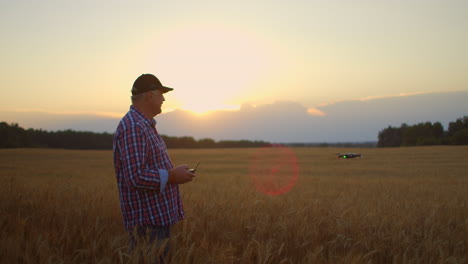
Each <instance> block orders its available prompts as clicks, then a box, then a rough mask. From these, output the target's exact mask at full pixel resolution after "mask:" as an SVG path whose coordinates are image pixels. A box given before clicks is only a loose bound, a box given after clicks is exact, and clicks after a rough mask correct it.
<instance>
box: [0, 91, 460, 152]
mask: <svg viewBox="0 0 468 264" xmlns="http://www.w3.org/2000/svg"><path fill="white" fill-rule="evenodd" d="M467 101H468V91H465V92H447V93H421V94H416V95H399V96H383V97H379V98H372V99H371V98H367V99H366V100H349V101H341V102H336V103H334V104H328V105H323V106H319V107H316V108H307V107H305V106H304V105H302V104H300V103H298V102H284V101H280V102H275V103H271V104H265V105H252V104H244V105H242V106H241V107H240V109H239V110H224V111H213V112H210V113H207V114H206V115H197V114H194V113H192V112H189V111H185V110H180V109H179V110H175V111H172V112H169V113H163V114H161V115H159V116H157V117H156V120H157V122H158V125H157V126H158V131H159V132H160V133H161V134H166V135H171V136H192V137H194V138H196V139H201V138H212V139H215V140H229V139H232V140H240V139H248V140H265V141H270V142H281V143H287V142H350V141H354V142H356V141H377V135H378V133H379V131H380V130H382V129H384V128H386V127H388V126H389V125H392V126H400V125H401V124H402V123H407V124H409V125H411V124H416V123H419V122H426V121H429V122H436V121H439V122H441V123H442V125H443V126H444V127H445V129H447V125H448V123H449V122H451V121H455V120H456V119H457V118H459V117H462V116H464V115H468V104H466V102H467ZM122 115H123V114H119V116H118V118H116V117H109V116H105V117H103V116H102V115H99V114H98V113H90V112H86V113H71V114H68V113H67V114H64V113H61V114H57V113H50V112H47V111H42V112H41V111H23V112H18V111H17V112H11V111H10V112H5V111H0V121H8V122H12V121H13V122H16V123H19V124H20V125H21V126H23V127H33V128H43V129H47V130H63V129H74V130H81V131H96V132H104V131H107V132H111V133H112V132H114V131H115V128H116V127H117V124H118V122H119V119H120V117H121V116H122Z"/></svg>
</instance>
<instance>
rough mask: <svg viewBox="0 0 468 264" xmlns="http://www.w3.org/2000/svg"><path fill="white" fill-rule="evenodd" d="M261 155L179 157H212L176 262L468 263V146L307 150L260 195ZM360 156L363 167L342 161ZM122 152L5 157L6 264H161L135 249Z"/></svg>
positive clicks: (183, 226) (0, 175) (190, 156)
mask: <svg viewBox="0 0 468 264" xmlns="http://www.w3.org/2000/svg"><path fill="white" fill-rule="evenodd" d="M255 151H256V150H255V149H201V150H183V149H178V150H170V153H171V156H172V159H173V162H174V163H175V164H181V163H188V164H190V165H195V164H196V163H197V162H198V161H201V163H200V166H199V168H198V173H197V174H198V175H197V178H196V179H195V180H194V181H193V182H191V183H189V184H186V185H182V186H181V192H182V194H183V200H184V207H185V212H186V219H185V220H184V221H182V222H180V223H178V224H177V225H175V226H174V228H173V230H172V237H171V239H170V240H169V241H167V243H170V245H171V251H170V254H169V255H168V257H167V261H168V263H467V262H468V244H467V242H468V241H467V240H468V208H467V202H468V147H466V146H464V147H445V146H440V147H414V148H391V149H333V148H297V149H293V152H294V153H295V155H296V156H297V163H298V168H299V177H298V179H297V182H296V184H295V186H294V187H292V188H291V190H290V191H289V192H287V193H285V194H283V195H277V196H270V195H265V194H263V193H261V192H258V191H257V190H256V188H255V187H254V185H253V184H252V181H251V179H250V177H249V164H251V157H252V153H253V152H255ZM344 151H356V152H362V153H363V154H364V158H363V159H354V160H341V159H337V158H336V156H335V155H334V154H335V153H337V152H344ZM112 162H113V161H112V152H110V151H71V150H49V149H2V150H0V179H1V182H2V184H1V185H0V200H1V205H0V212H1V214H0V231H1V237H0V247H1V250H0V262H1V263H150V262H149V260H150V259H152V258H153V257H154V254H156V253H157V249H152V250H151V249H150V250H149V251H148V250H147V249H143V248H140V249H138V250H136V251H134V252H133V253H129V251H128V235H127V233H126V232H125V230H124V228H123V224H122V217H121V214H120V208H119V200H118V192H117V185H116V181H115V175H114V170H113V163H112Z"/></svg>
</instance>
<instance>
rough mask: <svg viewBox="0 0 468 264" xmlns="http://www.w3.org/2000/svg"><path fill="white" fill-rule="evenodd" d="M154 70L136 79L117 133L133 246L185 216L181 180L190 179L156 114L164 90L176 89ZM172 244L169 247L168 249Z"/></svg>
mask: <svg viewBox="0 0 468 264" xmlns="http://www.w3.org/2000/svg"><path fill="white" fill-rule="evenodd" d="M172 90H173V89H172V88H169V87H165V86H163V85H162V84H161V82H160V81H159V80H158V78H156V76H154V75H152V74H143V75H141V76H140V77H138V78H137V79H136V80H135V82H134V83H133V88H132V97H131V99H132V105H131V106H130V110H129V111H128V113H127V114H126V115H125V116H124V117H123V118H122V120H121V121H120V123H119V125H118V127H117V131H116V132H115V134H114V168H115V173H116V176H117V183H118V189H119V197H120V207H121V210H122V216H123V222H124V224H125V227H126V229H127V230H128V231H129V232H130V238H131V248H132V249H133V247H135V245H136V244H138V242H139V241H140V242H141V241H145V242H149V243H157V244H158V245H159V243H160V242H161V240H163V239H166V238H169V235H170V226H171V225H173V224H175V223H177V222H178V221H180V220H182V219H183V218H184V210H183V208H182V200H181V197H180V193H179V186H178V184H183V183H186V182H189V181H192V179H193V177H195V174H194V173H191V172H189V171H188V167H187V165H180V166H177V167H174V166H173V165H172V162H171V159H170V157H169V154H168V152H167V148H166V144H165V143H164V141H163V139H162V138H161V136H160V135H159V134H158V131H157V130H156V127H155V126H156V121H155V120H154V119H153V118H154V117H155V116H156V115H158V114H160V113H161V111H162V110H161V106H162V104H163V102H164V101H165V99H164V93H167V92H169V91H172ZM167 251H168V248H167V247H166V248H165V254H167Z"/></svg>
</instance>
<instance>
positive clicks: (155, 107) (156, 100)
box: [149, 90, 166, 115]
mask: <svg viewBox="0 0 468 264" xmlns="http://www.w3.org/2000/svg"><path fill="white" fill-rule="evenodd" d="M165 100H166V99H164V95H163V92H162V91H160V90H155V91H151V92H150V96H149V101H150V106H151V110H152V112H153V114H154V115H158V114H160V113H161V112H162V109H161V107H162V104H163V102H164V101H165Z"/></svg>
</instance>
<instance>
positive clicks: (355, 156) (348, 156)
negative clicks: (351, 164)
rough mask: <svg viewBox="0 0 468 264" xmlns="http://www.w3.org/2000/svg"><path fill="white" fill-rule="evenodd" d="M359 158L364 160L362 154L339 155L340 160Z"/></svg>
mask: <svg viewBox="0 0 468 264" xmlns="http://www.w3.org/2000/svg"><path fill="white" fill-rule="evenodd" d="M357 157H359V158H360V159H362V155H361V153H345V154H340V153H338V158H339V159H354V158H357Z"/></svg>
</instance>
